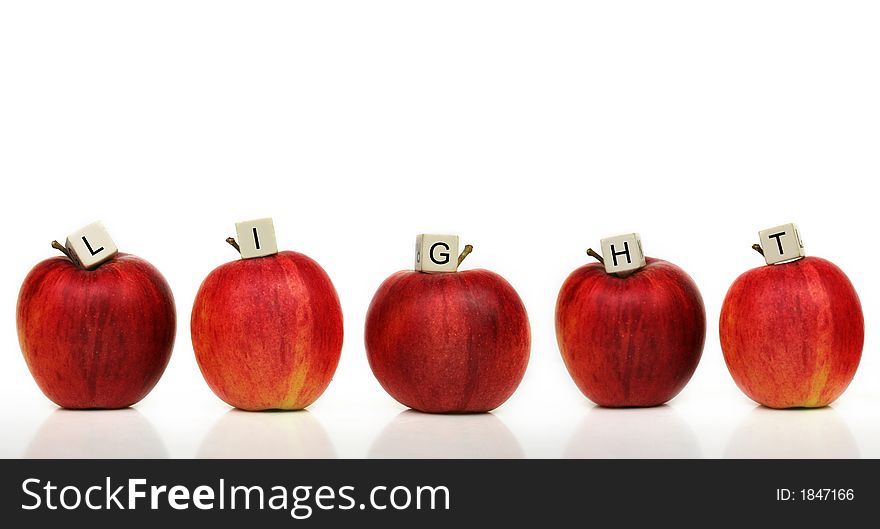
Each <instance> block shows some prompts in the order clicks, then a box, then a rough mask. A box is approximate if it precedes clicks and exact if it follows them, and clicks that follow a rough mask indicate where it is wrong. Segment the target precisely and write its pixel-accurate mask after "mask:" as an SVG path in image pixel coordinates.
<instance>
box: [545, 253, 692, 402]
mask: <svg viewBox="0 0 880 529" xmlns="http://www.w3.org/2000/svg"><path fill="white" fill-rule="evenodd" d="M645 262H646V265H645V267H643V268H640V269H638V270H636V271H635V272H633V273H632V274H630V275H628V276H625V277H618V275H616V274H609V273H607V272H606V271H605V268H604V266H603V265H602V264H600V263H591V264H587V265H584V266H582V267H580V268H578V269H577V270H575V271H574V272H572V273H571V275H569V276H568V279H566V280H565V283H564V284H563V285H562V289H561V290H560V291H559V297H558V299H557V301H556V339H557V341H558V344H559V350H560V351H561V352H562V358H563V360H564V361H565V366H566V367H567V368H568V372H569V373H570V374H571V377H572V378H573V379H574V381H575V384H577V386H578V388H580V390H581V391H582V392H583V394H584V395H586V396H587V398H589V399H590V400H592V401H593V402H595V403H596V404H598V405H600V406H611V407H618V406H657V405H659V404H663V403H664V402H666V401H668V400H670V399H672V398H673V397H675V396H676V395H678V393H679V392H680V391H681V390H682V389H683V388H684V386H685V384H687V382H688V380H690V378H691V376H692V375H693V374H694V370H695V369H696V368H697V364H698V363H699V361H700V356H701V355H702V352H703V343H704V341H705V338H706V311H705V309H704V308H703V298H702V297H701V296H700V291H699V290H698V289H697V285H696V284H694V281H693V280H692V279H691V278H690V276H688V275H687V274H686V273H685V272H684V270H682V269H681V268H679V267H677V266H675V265H674V264H672V263H668V262H666V261H662V260H660V259H653V258H651V257H648V258H646V259H645Z"/></svg>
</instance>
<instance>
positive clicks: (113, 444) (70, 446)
mask: <svg viewBox="0 0 880 529" xmlns="http://www.w3.org/2000/svg"><path fill="white" fill-rule="evenodd" d="M24 457H26V458H34V459H105V458H106V459H163V458H167V457H168V452H167V450H166V449H165V445H164V444H163V443H162V440H161V439H160V438H159V435H158V434H157V433H156V430H155V428H153V425H152V424H150V421H148V420H147V419H146V418H145V417H144V416H143V415H141V414H140V412H138V411H137V410H136V409H134V408H125V409H121V410H65V409H58V410H55V411H53V412H52V413H51V414H50V415H49V417H48V418H47V419H46V421H45V422H44V423H43V424H42V426H40V429H39V430H37V433H36V435H34V437H33V439H31V442H30V444H29V445H28V447H27V449H26V451H25V454H24Z"/></svg>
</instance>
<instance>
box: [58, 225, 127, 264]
mask: <svg viewBox="0 0 880 529" xmlns="http://www.w3.org/2000/svg"><path fill="white" fill-rule="evenodd" d="M65 246H67V250H68V251H69V252H70V255H71V256H72V257H73V258H74V259H75V260H76V261H79V264H81V265H82V266H83V267H84V268H86V269H89V270H91V269H92V268H95V267H97V266H98V265H99V264H101V263H103V262H104V261H106V260H108V259H110V258H111V257H113V256H114V255H116V253H117V252H119V248H117V247H116V243H114V242H113V239H111V238H110V234H109V233H107V229H106V228H104V225H103V224H101V222H100V221H98V222H93V223H91V224H89V225H88V226H86V227H85V228H81V229H80V230H78V231H75V232H73V233H71V234H70V235H68V236H67V241H66V243H65Z"/></svg>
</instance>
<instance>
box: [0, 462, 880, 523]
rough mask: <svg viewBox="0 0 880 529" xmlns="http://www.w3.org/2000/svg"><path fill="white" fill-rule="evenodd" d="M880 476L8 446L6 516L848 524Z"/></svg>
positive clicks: (870, 500)
mask: <svg viewBox="0 0 880 529" xmlns="http://www.w3.org/2000/svg"><path fill="white" fill-rule="evenodd" d="M877 476H880V462H878V461H876V460H870V461H865V460H841V461H823V460H814V461H803V460H797V461H781V460H766V461H753V460H724V461H722V460H665V461H656V460H650V461H644V460H642V461H639V460H526V461H513V460H503V461H488V460H476V461H461V460H454V461H441V460H405V461H404V460H283V461H275V460H273V461H266V460H255V461H244V460H213V461H204V460H156V461H144V460H135V461H125V460H97V461H94V460H5V461H2V462H0V480H2V488H0V506H2V512H3V520H4V521H5V522H4V526H6V527H12V526H10V525H6V522H8V521H15V522H16V523H17V524H20V525H15V527H24V526H25V524H27V526H28V527H50V524H59V526H60V524H65V525H70V524H73V526H74V527H119V526H125V527H156V525H157V524H164V523H170V524H172V525H171V526H172V527H177V526H178V524H181V525H182V524H199V527H211V526H220V527H228V526H246V527H289V526H300V525H308V526H311V527H325V526H326V527H339V526H341V525H342V524H371V525H370V527H383V528H384V527H419V528H422V527H446V528H448V527H450V525H449V524H451V523H454V524H464V525H462V527H470V526H473V525H476V524H477V523H485V524H488V525H491V526H492V527H504V526H505V525H507V524H509V525H510V526H511V527H521V526H523V525H524V524H530V523H539V524H549V526H550V527H552V526H555V525H560V524H563V523H566V524H567V523H571V524H578V525H583V526H589V525H593V524H595V523H598V522H601V523H602V524H615V526H623V527H629V526H632V525H634V524H640V523H650V524H657V523H663V524H664V526H666V524H674V525H671V526H673V527H674V526H677V525H681V526H685V527H690V526H695V525H698V526H702V527H711V526H714V525H716V523H717V522H724V524H725V525H727V524H729V523H732V522H737V521H741V522H743V523H749V524H750V525H751V526H766V524H769V523H784V524H786V526H790V525H791V524H793V523H797V522H808V523H809V524H810V526H814V525H815V524H818V523H820V522H827V523H832V524H835V526H839V524H841V523H842V522H846V521H851V520H857V519H862V520H864V519H871V518H865V517H867V516H871V517H873V516H874V515H875V513H876V512H877V505H878V499H880V495H878V493H880V479H878V478H877ZM205 524H211V525H205ZM252 524H259V525H252ZM374 524H381V525H374Z"/></svg>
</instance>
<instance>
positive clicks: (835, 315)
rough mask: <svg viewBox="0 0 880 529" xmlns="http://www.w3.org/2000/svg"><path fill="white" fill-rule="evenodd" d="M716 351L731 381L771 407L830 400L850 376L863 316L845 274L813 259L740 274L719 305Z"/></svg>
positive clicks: (859, 348)
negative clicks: (723, 361) (721, 356)
mask: <svg viewBox="0 0 880 529" xmlns="http://www.w3.org/2000/svg"><path fill="white" fill-rule="evenodd" d="M720 333H721V349H722V350H723V351H724V360H725V361H726V362H727V368H728V369H729V370H730V374H731V375H732V376H733V379H734V381H736V384H737V385H738V386H739V388H740V389H741V390H743V392H744V393H745V394H746V395H748V396H749V397H750V398H751V399H752V400H754V401H756V402H758V403H760V404H763V405H764V406H768V407H771V408H793V407H807V408H814V407H821V406H827V405H828V404H830V403H832V402H834V400H835V399H837V397H839V396H840V394H841V393H843V391H844V390H845V389H846V387H847V386H848V385H849V383H850V381H851V380H852V378H853V376H854V375H855V372H856V368H857V367H858V365H859V359H860V358H861V356H862V345H863V343H864V339H865V321H864V318H863V316H862V306H861V303H859V297H858V295H857V294H856V291H855V289H854V288H853V286H852V284H851V283H850V281H849V279H848V278H847V277H846V275H845V274H844V273H843V272H842V271H841V270H840V269H839V268H838V267H837V266H835V265H834V264H832V263H830V262H828V261H826V260H824V259H820V258H818V257H804V258H802V259H798V260H797V261H791V262H787V263H782V264H775V265H768V266H761V267H758V268H754V269H752V270H749V271H748V272H746V273H744V274H743V275H741V276H739V277H738V278H737V279H736V281H734V282H733V285H731V287H730V290H728V292H727V296H726V297H725V298H724V304H723V305H722V307H721V321H720Z"/></svg>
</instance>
